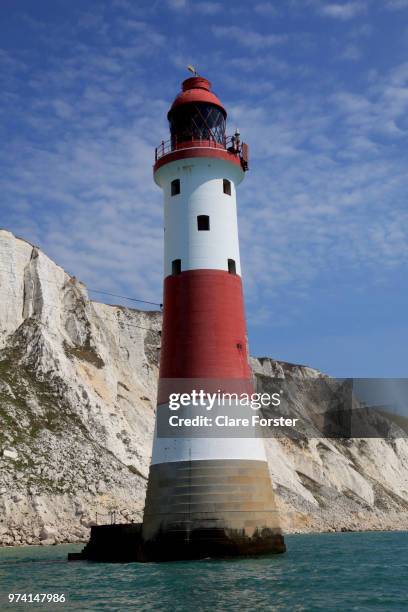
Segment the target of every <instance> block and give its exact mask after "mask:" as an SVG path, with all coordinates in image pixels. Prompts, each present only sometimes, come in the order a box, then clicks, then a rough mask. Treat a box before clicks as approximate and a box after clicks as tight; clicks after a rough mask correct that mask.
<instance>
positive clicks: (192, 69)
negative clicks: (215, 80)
mask: <svg viewBox="0 0 408 612" xmlns="http://www.w3.org/2000/svg"><path fill="white" fill-rule="evenodd" d="M187 70H189V71H190V72H192V73H193V74H194V76H198V72H197V70H196V69H195V68H194V66H192V65H191V64H189V65H188V66H187Z"/></svg>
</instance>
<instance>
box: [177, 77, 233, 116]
mask: <svg viewBox="0 0 408 612" xmlns="http://www.w3.org/2000/svg"><path fill="white" fill-rule="evenodd" d="M181 86H182V91H181V92H180V93H179V94H178V95H177V96H176V98H175V100H174V102H173V104H172V105H171V108H170V110H169V112H168V113H167V118H168V119H169V121H170V120H171V115H172V113H173V111H174V110H175V109H176V108H179V107H180V106H181V105H183V104H194V103H203V104H212V105H214V106H217V107H218V108H219V109H220V110H221V111H222V113H223V115H224V118H226V117H227V111H226V110H225V108H224V107H223V105H222V104H221V102H220V101H219V99H218V98H217V96H216V95H215V94H214V93H213V92H212V91H211V83H210V81H209V80H208V79H205V78H204V77H201V76H194V77H191V78H189V79H186V80H185V81H183V83H182V85H181Z"/></svg>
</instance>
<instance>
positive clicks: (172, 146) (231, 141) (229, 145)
mask: <svg viewBox="0 0 408 612" xmlns="http://www.w3.org/2000/svg"><path fill="white" fill-rule="evenodd" d="M235 143H236V138H235V137H234V136H225V138H224V139H223V142H222V143H220V142H217V141H216V140H215V139H211V140H207V139H198V138H193V137H191V138H190V139H186V138H183V140H182V141H181V142H177V139H175V138H169V140H162V141H161V143H160V144H159V146H158V147H156V149H155V161H158V160H159V159H161V158H162V157H164V156H165V155H168V154H169V153H173V151H179V150H180V149H183V148H191V147H194V146H196V147H211V148H214V149H226V150H230V151H231V152H235V153H236V154H237V155H238V154H239V152H240V148H239V145H238V147H237V148H236V150H235V151H234V146H235Z"/></svg>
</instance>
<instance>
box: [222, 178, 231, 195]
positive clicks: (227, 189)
mask: <svg viewBox="0 0 408 612" xmlns="http://www.w3.org/2000/svg"><path fill="white" fill-rule="evenodd" d="M222 186H223V190H224V193H226V194H227V195H231V181H229V180H228V179H222Z"/></svg>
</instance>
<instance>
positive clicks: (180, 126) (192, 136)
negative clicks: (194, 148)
mask: <svg viewBox="0 0 408 612" xmlns="http://www.w3.org/2000/svg"><path fill="white" fill-rule="evenodd" d="M169 123H170V133H171V144H172V148H173V149H174V148H175V147H176V146H177V145H178V144H180V143H182V142H187V141H191V140H211V141H214V142H216V143H218V144H221V145H225V116H224V113H223V112H222V110H221V109H220V108H218V107H217V106H215V105H213V104H207V103H205V102H197V103H196V104H185V105H182V106H180V107H179V108H176V109H174V110H173V111H172V113H171V116H170V120H169Z"/></svg>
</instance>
